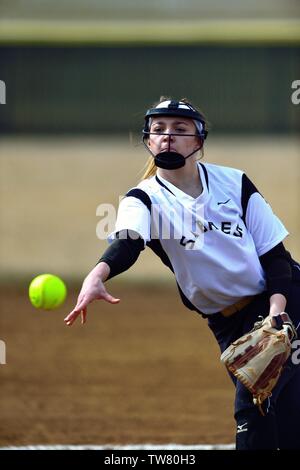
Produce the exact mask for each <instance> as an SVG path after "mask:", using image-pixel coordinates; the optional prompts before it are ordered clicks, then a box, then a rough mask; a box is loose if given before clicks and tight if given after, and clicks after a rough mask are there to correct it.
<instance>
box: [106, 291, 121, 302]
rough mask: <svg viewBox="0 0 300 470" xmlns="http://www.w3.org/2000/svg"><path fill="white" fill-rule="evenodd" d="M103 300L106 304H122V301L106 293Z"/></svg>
mask: <svg viewBox="0 0 300 470" xmlns="http://www.w3.org/2000/svg"><path fill="white" fill-rule="evenodd" d="M102 298H103V300H106V302H109V303H110V304H118V303H119V302H120V299H117V298H116V297H113V296H112V295H110V294H109V293H108V292H105V293H104V294H103V297H102Z"/></svg>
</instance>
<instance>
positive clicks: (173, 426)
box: [0, 280, 234, 446]
mask: <svg viewBox="0 0 300 470" xmlns="http://www.w3.org/2000/svg"><path fill="white" fill-rule="evenodd" d="M110 291H111V293H113V294H114V295H116V296H119V297H120V298H121V303H120V304H119V305H118V306H112V305H108V304H106V303H104V302H101V303H100V302H99V303H97V304H94V305H93V306H91V308H90V311H89V319H88V323H87V324H86V325H85V326H84V327H81V326H80V325H79V324H78V325H77V324H76V325H74V326H73V327H72V328H68V327H66V326H65V325H64V324H63V317H64V315H65V314H66V313H67V312H68V311H69V309H71V307H72V305H73V303H74V301H75V298H76V296H75V292H74V291H72V292H70V293H69V295H68V299H67V302H66V304H65V306H64V308H60V309H58V310H56V311H52V312H44V311H38V310H35V309H34V308H33V307H32V306H31V305H30V304H29V302H28V300H27V294H26V291H25V286H24V289H19V290H15V289H14V290H13V289H12V288H6V289H5V290H4V288H2V291H1V299H2V300H1V310H2V318H1V329H0V331H1V339H2V340H4V341H5V343H6V352H7V357H6V360H7V364H5V365H1V366H0V374H1V392H0V393H1V395H0V396H1V402H0V416H1V420H0V446H4V445H21V444H55V443H56V444H109V443H112V444H113V443H115V444H116V443H117V444H128V443H147V442H148V443H150V442H151V443H157V444H159V443H168V442H174V443H182V444H199V443H212V444H213V443H230V442H233V441H234V422H233V418H232V416H231V408H232V401H233V387H232V385H231V382H230V380H229V379H228V378H227V375H226V373H225V370H224V369H223V367H222V366H221V364H220V363H219V352H218V348H217V346H216V344H215V342H214V339H213V337H212V334H211V333H210V331H209V329H208V327H207V325H206V321H205V320H203V319H202V318H201V317H200V316H198V315H197V314H195V313H192V312H189V311H188V310H187V309H185V307H184V306H183V305H182V304H181V301H180V300H179V297H178V294H177V289H176V286H175V284H174V285H171V286H170V285H169V284H168V283H166V284H162V285H161V286H157V285H154V284H153V285H152V284H151V285H148V287H145V286H144V285H143V284H138V283H136V284H132V283H130V284H128V285H127V284H124V283H123V282H120V281H116V280H114V281H111V282H110ZM76 292H77V291H76Z"/></svg>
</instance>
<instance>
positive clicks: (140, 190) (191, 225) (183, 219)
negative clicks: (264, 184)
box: [109, 163, 288, 315]
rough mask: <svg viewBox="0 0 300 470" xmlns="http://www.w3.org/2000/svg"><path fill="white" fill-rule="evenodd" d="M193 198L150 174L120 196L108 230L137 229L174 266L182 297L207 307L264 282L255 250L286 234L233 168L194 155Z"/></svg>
mask: <svg viewBox="0 0 300 470" xmlns="http://www.w3.org/2000/svg"><path fill="white" fill-rule="evenodd" d="M198 168H199V173H200V178H201V182H202V185H203V191H202V193H201V195H200V196H199V197H197V198H196V199H195V198H193V197H191V196H189V195H187V194H186V193H184V192H183V191H181V190H180V189H178V188H177V187H176V186H174V185H173V184H171V183H170V182H168V181H166V180H165V179H163V178H161V177H158V176H153V177H151V178H149V179H147V180H144V181H142V182H141V183H139V185H138V186H137V187H136V188H133V189H132V190H131V191H129V192H128V193H127V195H126V197H125V198H124V199H123V200H122V201H121V203H120V206H119V210H118V217H117V222H116V227H115V231H114V232H113V233H112V234H111V235H110V236H109V241H112V240H113V239H114V235H115V234H116V233H117V232H119V231H120V230H124V229H128V230H133V231H134V232H137V233H138V234H139V235H140V236H141V237H142V238H143V239H144V241H145V243H146V244H147V245H148V246H150V247H151V248H152V249H153V251H154V252H155V253H156V254H157V255H158V256H160V258H161V259H162V261H163V262H164V263H165V264H166V265H167V266H168V267H169V268H170V269H172V271H173V272H174V275H175V277H176V280H177V284H178V287H179V290H180V293H181V296H182V299H183V301H184V303H185V304H186V305H187V306H189V307H190V308H194V309H195V310H198V311H200V312H202V313H204V314H206V315H209V314H213V313H216V312H218V311H220V310H223V309H224V308H225V307H227V306H229V305H232V304H234V303H236V302H237V301H238V300H240V298H241V297H244V296H248V295H255V294H259V293H261V292H263V291H264V290H266V280H265V275H264V271H263V269H262V266H261V264H260V261H259V256H261V255H263V254H265V253H266V252H268V251H269V250H271V249H272V248H273V247H274V246H276V245H277V244H278V243H280V242H281V241H282V240H283V239H284V238H285V237H286V236H287V235H288V232H287V230H286V229H285V227H284V225H283V224H282V223H281V221H280V220H279V219H278V218H277V217H276V215H274V213H273V212H272V209H271V207H270V206H269V204H268V203H267V202H266V201H265V200H264V198H263V197H262V196H261V194H260V193H259V192H258V190H257V189H256V188H255V186H254V185H253V183H251V181H250V180H249V179H248V178H247V176H246V175H245V173H243V172H242V171H240V170H237V169H233V168H228V167H222V166H218V165H212V164H208V163H205V164H203V163H198Z"/></svg>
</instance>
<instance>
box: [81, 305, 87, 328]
mask: <svg viewBox="0 0 300 470" xmlns="http://www.w3.org/2000/svg"><path fill="white" fill-rule="evenodd" d="M86 314H87V309H86V308H83V309H82V310H81V324H82V325H83V324H84V323H85V322H86Z"/></svg>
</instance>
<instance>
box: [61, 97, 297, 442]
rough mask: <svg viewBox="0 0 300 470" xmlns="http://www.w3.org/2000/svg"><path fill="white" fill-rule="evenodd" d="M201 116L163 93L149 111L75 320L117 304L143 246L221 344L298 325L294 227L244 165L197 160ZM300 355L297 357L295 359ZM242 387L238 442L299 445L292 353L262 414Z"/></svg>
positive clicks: (70, 317)
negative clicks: (279, 321)
mask: <svg viewBox="0 0 300 470" xmlns="http://www.w3.org/2000/svg"><path fill="white" fill-rule="evenodd" d="M206 137H207V129H206V120H205V117H204V116H203V115H202V113H201V112H199V111H198V110H197V109H195V108H194V107H193V106H192V105H191V104H190V103H189V102H187V101H186V100H184V99H182V100H180V101H175V100H170V99H166V98H162V99H161V100H160V102H159V103H158V104H157V105H156V106H154V107H153V108H151V109H149V110H148V111H147V113H146V115H145V126H144V129H143V142H144V144H145V147H146V149H147V151H149V153H150V159H149V162H148V166H147V170H146V173H145V175H144V177H143V179H142V181H141V182H140V183H139V184H138V185H137V187H135V188H132V189H131V190H130V191H129V192H128V193H127V194H126V196H125V197H124V199H123V200H122V201H121V203H120V206H119V211H118V217H117V222H116V227H115V231H114V232H113V233H112V234H110V236H109V242H110V246H109V248H108V249H107V250H106V252H105V253H104V254H103V256H102V258H101V259H100V261H99V262H98V264H97V265H96V267H95V268H94V269H93V270H92V271H91V272H90V273H89V274H88V276H87V277H86V279H85V280H84V282H83V286H82V289H81V292H80V294H79V297H78V301H77V304H76V306H75V308H74V310H73V311H72V312H71V313H70V314H69V315H68V316H67V317H66V318H65V322H66V324H67V325H72V323H73V322H74V321H75V319H76V318H77V317H78V316H79V315H81V321H82V323H84V322H85V321H86V315H87V306H88V304H89V303H91V302H92V301H93V300H95V299H103V300H106V301H107V302H110V303H113V304H114V303H118V302H119V300H120V299H118V298H115V297H113V296H112V295H110V294H109V293H108V292H107V290H106V288H105V286H104V282H105V281H106V280H108V279H110V278H112V277H113V276H116V275H118V274H119V273H121V272H124V271H126V270H127V269H129V268H130V267H131V266H132V265H133V264H134V262H135V261H136V260H137V258H138V256H139V254H140V252H141V251H142V250H144V248H145V247H146V246H148V247H150V248H151V249H152V250H153V251H154V252H155V254H156V255H158V256H159V257H160V259H161V260H162V262H163V263H164V264H165V265H166V266H167V267H168V268H170V269H171V270H172V271H173V273H174V276H175V278H176V281H177V285H178V290H179V293H180V296H181V298H182V301H183V302H184V304H185V305H186V307H188V308H189V309H191V310H195V311H197V312H198V313H199V314H200V315H202V317H203V318H205V319H206V320H207V322H208V325H209V327H210V328H211V330H212V331H213V333H214V335H215V337H216V339H217V341H218V343H219V345H220V349H221V351H224V350H225V349H226V348H227V347H228V346H229V344H230V343H231V342H232V341H234V340H235V339H237V338H239V337H240V336H242V335H243V334H244V333H246V332H248V331H249V330H250V329H251V328H252V327H253V324H254V322H255V321H257V319H258V316H259V315H263V316H267V315H276V314H278V313H280V312H283V311H287V312H288V313H289V315H290V317H291V319H292V320H293V322H294V324H295V326H296V327H298V326H299V323H300V308H299V299H300V265H299V264H298V263H297V262H295V261H294V260H293V259H292V258H291V256H290V254H289V253H288V252H287V251H286V250H285V248H284V245H283V243H282V242H283V240H284V239H285V237H286V236H287V235H288V232H287V230H286V228H285V227H284V225H283V224H282V222H281V221H280V220H279V219H278V218H277V217H276V215H275V214H274V213H273V212H272V209H271V207H270V206H269V204H268V203H267V202H266V201H265V200H264V198H263V197H262V195H261V194H260V193H259V191H258V190H257V188H256V187H255V186H254V184H253V183H252V182H251V181H250V180H249V178H248V177H247V176H246V175H245V173H244V172H243V171H240V170H237V169H233V168H228V167H222V166H217V165H213V164H208V163H202V162H201V163H200V161H199V158H198V155H199V153H200V154H203V144H204V141H205V139H206ZM299 362H300V361H299ZM233 381H234V383H235V385H236V399H235V419H236V422H237V431H236V448H237V449H241V450H242V449H245V450H252V449H277V448H280V449H287V448H293V449H300V438H299V436H298V432H297V427H298V423H299V422H300V400H299V398H298V394H299V392H300V368H299V367H298V364H297V361H295V360H292V359H290V360H289V362H288V364H287V366H286V367H285V369H284V372H283V374H282V376H281V377H280V379H279V381H278V383H277V385H276V387H275V389H274V391H273V392H274V393H273V395H272V397H271V398H270V399H267V400H266V401H265V402H264V408H265V409H264V412H265V416H262V414H261V413H260V412H259V410H258V408H257V407H256V406H255V405H254V404H253V402H252V396H251V394H250V392H249V391H248V390H247V389H246V388H245V387H244V386H243V385H242V384H241V383H240V382H239V381H236V380H235V379H233Z"/></svg>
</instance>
